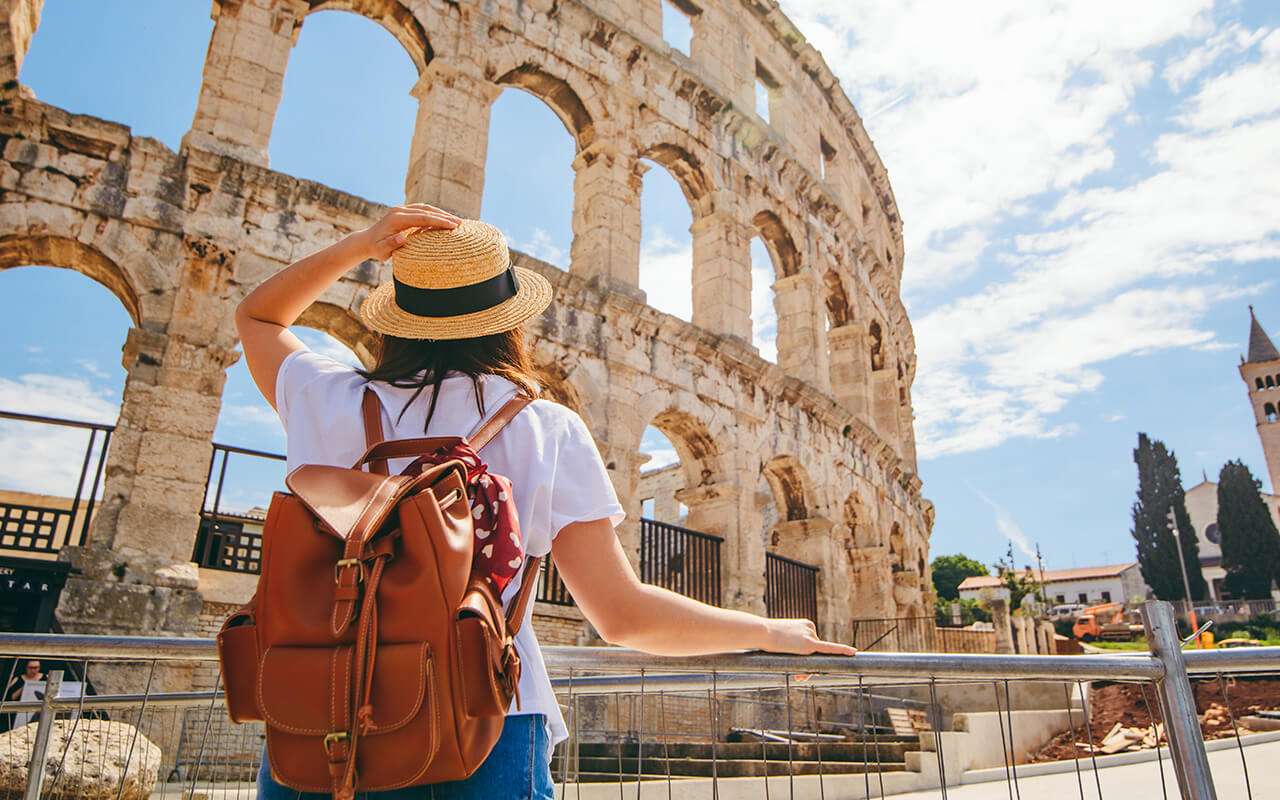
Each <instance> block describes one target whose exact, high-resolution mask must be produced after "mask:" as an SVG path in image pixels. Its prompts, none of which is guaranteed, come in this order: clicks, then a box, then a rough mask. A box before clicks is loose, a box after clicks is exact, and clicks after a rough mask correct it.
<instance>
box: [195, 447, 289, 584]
mask: <svg viewBox="0 0 1280 800" xmlns="http://www.w3.org/2000/svg"><path fill="white" fill-rule="evenodd" d="M232 455H243V456H249V457H252V458H260V459H264V460H267V461H278V462H279V461H284V460H285V457H284V456H282V455H280V454H279V453H268V452H265V451H262V450H251V449H249V448H247V447H233V446H231V445H225V444H217V443H215V444H214V445H213V454H212V455H211V456H210V458H209V472H208V474H207V477H206V478H205V487H204V504H203V505H202V507H201V509H200V530H199V531H198V532H197V533H196V543H195V549H194V551H193V552H192V554H191V560H192V561H194V562H196V563H197V564H199V565H200V566H202V567H206V568H208V569H221V570H227V571H229V572H246V573H250V574H253V575H256V574H257V573H258V571H259V570H260V568H261V564H262V533H261V531H255V530H245V522H246V521H250V522H253V521H254V520H247V518H244V517H242V515H239V514H229V513H226V512H225V511H224V510H223V509H222V495H223V490H224V489H225V487H226V484H227V464H228V462H229V461H230V458H231V456H232ZM269 496H270V495H268V497H267V498H264V503H265V502H266V500H267V499H268V498H269Z"/></svg>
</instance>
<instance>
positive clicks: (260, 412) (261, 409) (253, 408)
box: [218, 400, 280, 430]
mask: <svg viewBox="0 0 1280 800" xmlns="http://www.w3.org/2000/svg"><path fill="white" fill-rule="evenodd" d="M223 420H226V421H228V422H230V423H232V424H235V425H265V426H269V427H270V428H272V429H273V430H278V429H279V428H280V417H279V416H277V415H276V412H275V411H272V410H271V406H269V405H267V403H266V401H265V400H264V401H262V402H261V403H260V404H256V405H223V407H222V413H221V414H220V415H219V418H218V421H219V422H220V423H221V422H222V421H223Z"/></svg>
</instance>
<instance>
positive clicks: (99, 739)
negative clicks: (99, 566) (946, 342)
mask: <svg viewBox="0 0 1280 800" xmlns="http://www.w3.org/2000/svg"><path fill="white" fill-rule="evenodd" d="M1145 623H1146V626H1147V633H1148V641H1150V642H1151V643H1152V651H1151V652H1150V653H1126V654H1120V655H1114V656H1111V655H1108V656H1089V655H1085V656H994V655H951V654H902V653H879V652H874V651H873V652H869V653H862V654H859V655H858V656H856V657H852V658H849V657H839V656H803V657H797V656H777V655H765V654H748V655H742V654H731V655H720V656H706V657H696V658H683V659H681V658H666V657H655V656H649V655H645V654H642V653H636V652H632V651H626V650H619V649H616V648H578V647H547V648H544V651H543V652H544V656H545V659H546V662H547V664H548V666H549V669H550V670H551V673H552V678H553V685H554V686H555V688H556V691H557V694H558V696H559V699H560V702H561V704H562V708H563V709H564V710H565V711H566V719H567V722H568V729H569V730H568V733H569V738H568V740H567V741H565V742H562V743H560V744H559V745H558V746H557V748H556V754H555V758H554V760H553V767H554V771H553V775H554V777H555V780H556V783H557V790H556V793H557V796H558V797H560V798H567V797H575V798H581V797H585V798H591V799H593V800H594V798H604V797H615V796H627V797H630V796H632V795H633V794H634V796H636V797H641V798H645V797H663V796H665V797H668V798H674V797H681V798H685V797H725V798H730V797H735V798H738V797H741V798H746V797H766V798H772V797H790V798H798V797H803V798H824V797H832V798H836V797H841V798H865V797H888V796H890V795H894V794H898V793H902V792H917V794H914V795H913V797H921V796H940V797H943V798H946V797H947V794H948V791H949V790H951V791H954V790H955V787H956V785H957V784H959V783H969V782H972V781H974V780H996V781H997V782H996V783H992V784H989V785H986V786H984V787H979V788H982V789H983V792H982V794H981V795H979V796H1000V797H1003V796H1005V795H1006V792H1007V794H1008V796H1010V797H1014V796H1019V797H1020V796H1022V794H1021V793H1022V792H1023V791H1026V792H1027V793H1028V794H1027V796H1028V797H1034V796H1036V794H1037V792H1039V793H1040V794H1041V796H1043V797H1046V798H1047V797H1060V796H1072V797H1074V796H1079V797H1081V798H1085V797H1090V798H1092V797H1103V796H1106V795H1108V794H1109V795H1111V796H1113V797H1116V798H1125V800H1127V798H1131V797H1158V796H1161V794H1163V795H1164V796H1173V795H1175V794H1181V796H1182V797H1184V798H1193V799H1194V800H1207V799H1208V798H1215V797H1218V796H1222V797H1224V798H1226V797H1232V798H1235V797H1246V796H1248V797H1253V796H1257V797H1262V796H1265V794H1264V793H1265V792H1266V791H1268V790H1267V789H1266V787H1267V786H1272V787H1274V785H1275V784H1274V776H1275V770H1274V768H1273V767H1272V763H1274V757H1272V758H1271V759H1270V760H1269V759H1268V757H1267V752H1268V751H1267V750H1265V749H1262V750H1259V749H1258V748H1261V747H1265V745H1255V744H1251V743H1248V742H1246V741H1244V740H1243V739H1242V738H1241V737H1240V735H1239V731H1240V728H1239V725H1238V721H1239V717H1240V716H1241V714H1242V713H1244V712H1245V709H1244V708H1242V705H1247V701H1240V700H1235V701H1233V699H1232V698H1233V697H1234V698H1239V697H1240V696H1241V693H1243V691H1244V688H1245V686H1246V685H1247V683H1248V682H1249V681H1250V680H1253V679H1254V678H1253V676H1256V675H1258V674H1266V675H1269V676H1271V675H1274V674H1275V673H1276V672H1278V671H1280V648H1244V649H1236V650H1225V651H1197V652H1188V653H1183V652H1182V650H1181V642H1180V641H1179V640H1178V638H1177V636H1176V633H1175V632H1174V617H1173V614H1172V610H1171V608H1170V606H1169V605H1168V604H1160V603H1156V604H1151V606H1149V607H1148V609H1147V614H1146V620H1145ZM0 655H9V656H18V655H21V656H28V657H40V656H43V657H52V658H61V659H69V660H75V661H77V662H79V663H80V664H81V668H80V673H81V674H82V675H83V676H84V682H83V684H82V685H88V684H90V683H92V684H93V685H95V686H96V688H97V690H98V691H100V692H102V694H99V695H91V696H87V697H84V696H81V697H60V696H59V693H58V691H57V690H56V687H55V685H54V684H55V683H56V681H53V680H51V681H50V684H49V685H48V686H47V687H46V688H47V691H46V692H45V693H44V697H43V698H42V699H41V700H40V701H38V702H26V703H15V702H6V703H4V704H3V706H0V713H4V714H11V713H32V712H35V713H38V714H39V715H40V718H39V720H38V721H37V722H36V723H35V724H33V725H27V726H25V727H23V728H21V729H20V730H19V731H15V732H13V733H10V734H7V735H5V736H4V737H0V742H4V743H7V744H6V745H5V746H10V747H22V748H25V749H23V750H22V751H20V752H18V753H11V754H7V755H8V759H7V760H8V761H9V762H11V763H19V764H20V763H22V762H23V761H27V762H33V763H36V764H40V765H42V766H43V769H39V770H35V771H34V772H32V773H31V774H30V775H29V778H30V782H29V783H28V784H27V797H28V798H30V800H35V798H37V797H47V798H59V797H61V796H66V797H72V796H79V795H83V794H86V793H88V792H89V789H88V788H87V787H86V786H85V785H84V783H83V782H82V780H81V777H82V775H83V774H88V773H92V772H94V770H95V769H97V768H98V767H101V766H103V764H105V763H106V762H107V760H108V759H114V761H115V763H118V764H121V765H123V764H132V765H134V767H131V769H133V768H136V769H137V770H138V771H139V772H143V773H145V774H146V775H148V776H149V775H151V774H154V775H155V776H156V779H157V780H158V783H157V785H156V792H157V793H159V794H160V795H161V796H164V795H167V794H170V793H172V794H173V795H174V796H175V797H182V798H188V797H194V796H197V795H205V796H209V797H213V796H215V794H216V796H217V797H220V798H230V797H232V796H239V795H240V794H244V795H245V796H246V797H248V796H249V794H250V793H251V791H252V790H251V784H250V783H249V782H248V781H249V780H250V778H251V777H252V775H253V773H254V771H255V770H256V769H257V767H258V763H259V760H260V758H261V730H262V729H261V728H260V727H256V726H230V725H229V724H227V721H226V718H225V716H224V715H223V712H222V701H221V698H220V695H219V694H217V693H216V692H215V691H203V692H175V691H160V689H161V688H167V687H169V686H176V685H180V684H181V682H182V677H183V676H184V675H185V676H188V678H189V676H190V675H191V673H192V670H193V665H195V666H194V669H195V670H196V671H199V670H200V669H207V668H204V667H201V666H200V664H201V663H204V662H209V661H212V660H213V659H214V658H215V655H214V645H213V642H212V641H211V640H204V639H161V638H142V637H138V638H114V637H95V636H57V635H36V634H15V633H7V634H0ZM214 676H215V673H214V672H212V671H210V672H209V677H208V688H209V689H216V678H215V677H214ZM1193 679H1194V680H1196V681H1197V682H1205V683H1206V685H1219V684H1220V685H1221V687H1222V689H1221V695H1220V698H1221V699H1222V700H1223V701H1225V703H1226V707H1225V711H1226V713H1227V714H1228V715H1229V716H1230V725H1229V728H1228V730H1229V731H1230V732H1231V733H1230V734H1229V736H1230V738H1228V739H1226V740H1224V741H1223V742H1222V743H1223V744H1228V745H1230V746H1231V749H1230V750H1222V749H1215V750H1214V752H1213V758H1214V762H1213V764H1214V766H1213V768H1212V770H1211V767H1210V758H1209V752H1208V750H1207V749H1206V746H1205V743H1204V740H1203V738H1202V735H1201V728H1200V722H1199V720H1198V719H1197V714H1196V706H1195V698H1194V695H1193V688H1192V681H1193ZM1089 681H1098V682H1107V684H1112V685H1120V686H1123V685H1129V686H1132V687H1133V688H1134V693H1135V695H1136V696H1140V697H1141V698H1142V703H1143V704H1145V712H1144V720H1145V722H1143V723H1142V724H1145V725H1150V727H1151V731H1150V733H1151V737H1152V739H1153V740H1159V739H1161V738H1163V739H1165V740H1166V741H1167V746H1164V747H1158V748H1154V749H1151V748H1148V750H1147V751H1146V752H1145V755H1147V756H1151V755H1154V756H1155V757H1154V758H1152V759H1151V760H1149V761H1143V762H1142V763H1141V764H1137V765H1135V767H1134V768H1138V769H1141V770H1142V774H1141V778H1142V781H1143V782H1142V783H1141V788H1140V789H1139V790H1136V791H1135V790H1134V789H1132V788H1128V789H1126V788H1124V786H1123V785H1121V784H1119V783H1117V782H1116V781H1114V780H1112V778H1111V775H1112V774H1113V768H1112V767H1111V766H1108V764H1107V757H1106V756H1104V755H1102V753H1100V752H1098V751H1099V749H1100V748H1099V747H1098V745H1100V744H1101V742H1100V740H1101V738H1102V733H1105V731H1101V729H1098V728H1097V727H1096V719H1095V717H1096V709H1095V708H1094V707H1093V706H1094V702H1095V701H1094V700H1089V701H1088V702H1087V704H1086V705H1084V706H1082V704H1081V702H1080V700H1082V699H1084V698H1085V697H1086V696H1090V693H1089V692H1088V691H1087V687H1086V686H1085V683H1086V682H1089ZM1114 682H1124V683H1120V684H1116V683H1114ZM1095 685H1096V686H1100V687H1102V689H1097V690H1096V691H1102V690H1103V689H1105V688H1107V686H1106V685H1104V684H1103V683H1098V684H1095ZM1054 692H1056V693H1057V694H1056V696H1057V697H1058V698H1063V700H1064V702H1059V703H1057V705H1056V706H1054V708H1056V709H1057V710H1056V711H1052V712H1044V711H1037V710H1034V709H1035V708H1036V707H1037V701H1036V700H1035V698H1036V697H1038V696H1040V695H1045V694H1046V693H1048V694H1050V695H1052V694H1053V693H1054ZM960 694H962V695H963V697H964V702H963V703H958V702H957V701H956V700H955V697H956V696H958V695H960ZM1096 702H1100V701H1096ZM982 703H985V706H982V707H980V708H976V709H975V710H973V711H972V712H970V711H968V710H967V709H972V708H974V706H975V704H976V705H981V704H982ZM1040 705H1041V706H1043V704H1040ZM1044 713H1052V714H1057V715H1058V717H1056V718H1055V719H1059V720H1060V721H1061V725H1062V728H1063V729H1064V730H1065V731H1070V735H1071V738H1070V739H1068V740H1067V741H1068V743H1069V745H1071V747H1070V750H1071V754H1068V755H1067V756H1066V757H1065V760H1063V761H1059V762H1057V763H1056V764H1047V765H1045V764H1034V765H1032V764H1028V763H1027V758H1026V755H1027V753H1026V750H1027V744H1026V742H1027V741H1028V737H1029V736H1030V735H1031V733H1032V729H1033V728H1034V727H1035V725H1033V724H1032V722H1033V720H1034V719H1036V718H1038V717H1036V716H1035V715H1037V714H1039V715H1043V714H1044ZM1091 713H1092V714H1094V716H1093V717H1089V716H1088V715H1089V714H1091ZM1206 716H1209V714H1206ZM55 717H57V719H56V721H55ZM104 718H105V719H104ZM1086 718H1087V719H1088V722H1089V724H1085V725H1083V726H1081V725H1080V724H1079V723H1081V722H1084V721H1085V719H1086ZM108 723H126V725H125V726H115V727H113V728H112V729H111V730H107V729H106V727H107V724H108ZM1091 725H1093V727H1091ZM77 728H78V729H79V730H80V732H81V735H82V736H84V737H88V738H93V737H96V739H94V741H95V742H96V743H97V744H98V745H101V746H97V747H96V749H92V751H90V750H86V749H84V748H81V749H80V750H76V748H75V747H74V746H71V747H69V746H68V745H67V743H68V742H71V741H73V739H74V737H73V736H70V735H69V731H70V732H74V730H75V729H77ZM964 737H969V738H968V739H964ZM962 740H963V742H968V744H965V743H963V742H962ZM978 745H982V747H985V748H986V749H987V750H989V751H990V752H992V753H995V754H996V755H995V759H996V760H995V763H994V764H990V763H989V764H987V765H986V766H987V767H990V768H988V769H975V768H974V764H973V763H972V761H973V759H974V752H975V751H976V750H980V749H982V747H979V746H978ZM90 752H92V755H91V756H88V757H89V758H92V759H99V760H101V761H102V762H103V764H87V765H85V764H84V760H85V758H86V755H85V754H87V753H90ZM28 753H30V756H28V755H27V754H28ZM0 755H5V754H0ZM1127 755H1129V756H1138V755H1143V754H1141V753H1137V754H1127ZM1046 766H1048V767H1053V768H1055V769H1058V770H1059V775H1060V777H1062V778H1063V779H1064V780H1065V781H1067V785H1069V787H1070V788H1069V790H1062V789H1061V788H1060V789H1059V790H1058V791H1057V792H1053V793H1047V792H1045V791H1044V790H1043V788H1041V787H1043V785H1044V784H1043V783H1040V782H1039V781H1041V778H1042V777H1043V776H1037V775H1036V773H1037V772H1038V771H1044V770H1043V767H1046ZM1063 769H1065V772H1063V771H1062V770H1063ZM1115 769H1128V768H1127V767H1116V768H1115ZM98 771H99V772H102V770H100V769H99V770H98ZM1215 777H1216V778H1217V779H1218V786H1219V787H1220V790H1219V789H1215V783H1214V779H1215ZM146 780H150V778H149V777H145V778H144V782H145V781H146ZM1001 784H1003V785H1001ZM1058 785H1059V787H1061V786H1062V785H1063V784H1062V783H1059V784H1058ZM1157 786H1159V787H1160V789H1159V790H1157V788H1156V787H1157ZM109 788H110V791H113V792H114V791H116V790H115V787H109ZM1255 789H1256V790H1257V792H1256V794H1255V792H1254V790H1255ZM94 791H96V794H95V795H94V796H103V795H104V790H103V789H102V787H101V786H98V787H97V788H96V789H95V790H94ZM1063 791H1065V792H1066V793H1065V794H1064V793H1063ZM620 792H623V794H622V795H620V794H619V793H620ZM924 793H931V794H924ZM969 796H974V795H969Z"/></svg>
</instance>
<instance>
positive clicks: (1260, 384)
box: [1254, 378, 1266, 391]
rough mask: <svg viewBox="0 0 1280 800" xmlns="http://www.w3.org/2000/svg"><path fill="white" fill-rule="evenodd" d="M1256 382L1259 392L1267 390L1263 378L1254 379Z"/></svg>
mask: <svg viewBox="0 0 1280 800" xmlns="http://www.w3.org/2000/svg"><path fill="white" fill-rule="evenodd" d="M1254 380H1255V381H1257V382H1258V391H1262V390H1263V389H1265V388H1266V387H1265V386H1263V384H1262V378H1254Z"/></svg>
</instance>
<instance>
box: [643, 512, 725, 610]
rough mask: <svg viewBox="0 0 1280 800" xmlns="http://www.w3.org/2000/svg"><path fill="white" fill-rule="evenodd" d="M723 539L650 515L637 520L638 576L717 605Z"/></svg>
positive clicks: (653, 583)
mask: <svg viewBox="0 0 1280 800" xmlns="http://www.w3.org/2000/svg"><path fill="white" fill-rule="evenodd" d="M723 542H724V539H722V538H720V537H719V536H712V535H711V534H709V533H702V532H701V531H693V530H689V529H688V528H681V527H680V526H678V525H670V524H668V523H665V522H658V521H657V520H652V519H641V520H640V580H642V581H644V582H645V583H648V584H652V585H654V586H661V587H663V588H664V589H670V590H671V591H673V592H676V593H678V594H682V595H684V596H685V597H692V598H693V599H694V600H700V601H702V602H704V603H709V604H710V605H713V606H718V605H720V545H721V544H722V543H723Z"/></svg>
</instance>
